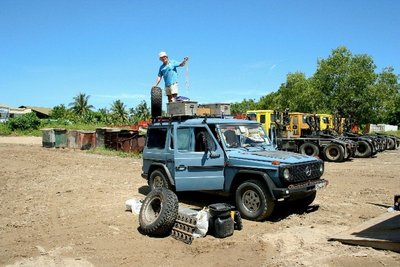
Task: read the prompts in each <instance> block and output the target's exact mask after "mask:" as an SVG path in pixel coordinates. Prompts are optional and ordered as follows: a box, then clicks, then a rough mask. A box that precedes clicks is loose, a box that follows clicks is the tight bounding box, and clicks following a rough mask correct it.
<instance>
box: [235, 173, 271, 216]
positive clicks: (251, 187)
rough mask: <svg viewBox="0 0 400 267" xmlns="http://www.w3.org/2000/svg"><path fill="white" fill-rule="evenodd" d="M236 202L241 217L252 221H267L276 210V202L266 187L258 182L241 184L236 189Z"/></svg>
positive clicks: (251, 181)
mask: <svg viewBox="0 0 400 267" xmlns="http://www.w3.org/2000/svg"><path fill="white" fill-rule="evenodd" d="M235 202H236V207H237V209H238V210H239V212H240V215H241V216H242V217H243V218H245V219H248V220H252V221H262V220H265V219H266V218H267V217H268V216H270V215H271V213H272V212H273V210H274V208H275V202H274V200H273V199H272V196H271V194H270V193H269V192H268V191H267V188H266V185H265V184H264V183H262V182H260V181H257V180H249V181H245V182H243V183H242V184H240V185H239V187H238V188H237V189H236V193H235Z"/></svg>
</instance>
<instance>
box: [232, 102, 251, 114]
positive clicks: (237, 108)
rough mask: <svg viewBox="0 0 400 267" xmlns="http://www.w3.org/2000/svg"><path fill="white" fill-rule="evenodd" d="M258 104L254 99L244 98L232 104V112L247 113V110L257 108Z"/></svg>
mask: <svg viewBox="0 0 400 267" xmlns="http://www.w3.org/2000/svg"><path fill="white" fill-rule="evenodd" d="M257 108H258V105H257V102H256V101H255V100H254V99H244V100H243V101H242V102H235V103H233V104H232V105H231V113H232V114H245V113H246V111H247V110H252V109H257Z"/></svg>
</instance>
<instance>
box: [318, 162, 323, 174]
mask: <svg viewBox="0 0 400 267" xmlns="http://www.w3.org/2000/svg"><path fill="white" fill-rule="evenodd" d="M319 172H320V173H321V174H322V173H324V164H323V163H321V165H319Z"/></svg>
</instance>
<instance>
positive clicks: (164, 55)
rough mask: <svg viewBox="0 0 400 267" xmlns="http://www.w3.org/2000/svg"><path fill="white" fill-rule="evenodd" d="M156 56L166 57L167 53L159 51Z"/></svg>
mask: <svg viewBox="0 0 400 267" xmlns="http://www.w3.org/2000/svg"><path fill="white" fill-rule="evenodd" d="M158 57H159V58H162V57H168V55H167V53H165V52H160V54H158Z"/></svg>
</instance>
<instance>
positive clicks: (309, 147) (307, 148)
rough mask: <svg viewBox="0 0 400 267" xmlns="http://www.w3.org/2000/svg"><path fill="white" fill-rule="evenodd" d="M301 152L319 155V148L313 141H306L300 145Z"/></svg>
mask: <svg viewBox="0 0 400 267" xmlns="http://www.w3.org/2000/svg"><path fill="white" fill-rule="evenodd" d="M299 151H300V153H301V154H303V155H307V156H312V157H315V156H318V155H319V149H318V147H317V146H316V145H315V144H313V143H304V144H302V145H301V146H300V149H299Z"/></svg>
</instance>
